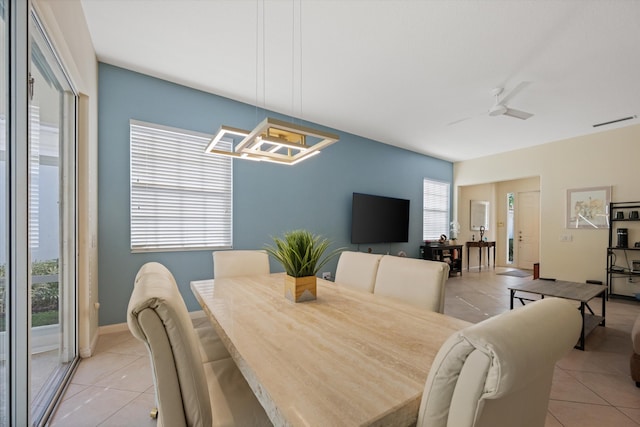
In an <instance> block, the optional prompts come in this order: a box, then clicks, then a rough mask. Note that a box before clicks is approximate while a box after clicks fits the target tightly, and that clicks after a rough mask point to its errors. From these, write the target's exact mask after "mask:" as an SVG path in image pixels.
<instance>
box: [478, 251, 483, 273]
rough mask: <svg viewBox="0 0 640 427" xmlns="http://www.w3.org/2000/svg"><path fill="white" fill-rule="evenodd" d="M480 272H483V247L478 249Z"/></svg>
mask: <svg viewBox="0 0 640 427" xmlns="http://www.w3.org/2000/svg"><path fill="white" fill-rule="evenodd" d="M478 271H482V246H480V247H478Z"/></svg>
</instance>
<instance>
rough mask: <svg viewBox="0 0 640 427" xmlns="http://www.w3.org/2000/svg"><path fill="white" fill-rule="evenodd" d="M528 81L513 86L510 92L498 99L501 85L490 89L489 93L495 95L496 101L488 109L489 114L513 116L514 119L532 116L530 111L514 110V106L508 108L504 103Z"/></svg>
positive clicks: (525, 118)
mask: <svg viewBox="0 0 640 427" xmlns="http://www.w3.org/2000/svg"><path fill="white" fill-rule="evenodd" d="M528 84H529V82H521V83H520V84H519V85H518V86H516V87H514V88H513V89H512V90H511V92H509V93H508V94H506V95H505V96H503V97H502V99H500V95H501V94H502V92H503V90H504V89H502V88H501V87H497V88H495V89H493V90H492V91H491V94H492V95H493V96H494V97H495V99H496V102H495V103H494V104H493V107H491V108H490V109H489V115H490V116H492V117H494V116H509V117H515V118H516V119H521V120H527V119H528V118H529V117H531V116H533V114H531V113H527V112H526V111H521V110H516V109H515V108H509V107H508V106H507V105H506V103H507V101H508V100H509V99H511V98H513V96H514V95H515V94H516V93H517V92H519V91H521V90H522V89H523V88H524V87H525V86H527V85H528Z"/></svg>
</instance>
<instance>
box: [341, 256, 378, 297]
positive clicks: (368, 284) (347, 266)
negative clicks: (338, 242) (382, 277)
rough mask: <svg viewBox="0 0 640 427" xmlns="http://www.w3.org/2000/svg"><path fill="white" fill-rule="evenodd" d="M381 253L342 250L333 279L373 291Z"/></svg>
mask: <svg viewBox="0 0 640 427" xmlns="http://www.w3.org/2000/svg"><path fill="white" fill-rule="evenodd" d="M382 257H383V255H379V254H370V253H365V252H352V251H343V252H342V253H341V254H340V258H339V259H338V266H337V267H336V277H335V281H336V284H338V285H344V286H348V287H350V288H355V289H359V290H361V291H366V292H373V286H374V283H375V281H376V273H377V272H378V264H379V263H380V259H381V258H382Z"/></svg>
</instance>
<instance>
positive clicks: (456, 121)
mask: <svg viewBox="0 0 640 427" xmlns="http://www.w3.org/2000/svg"><path fill="white" fill-rule="evenodd" d="M470 118H471V117H465V118H463V119H458V120H454V121H452V122H449V123H447V126H453V125H455V124H458V123H460V122H464V121H465V120H469V119H470Z"/></svg>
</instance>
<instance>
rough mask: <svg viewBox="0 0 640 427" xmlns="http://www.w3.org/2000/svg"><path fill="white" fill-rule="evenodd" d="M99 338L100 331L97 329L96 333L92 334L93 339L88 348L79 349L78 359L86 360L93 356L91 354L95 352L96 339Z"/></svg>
mask: <svg viewBox="0 0 640 427" xmlns="http://www.w3.org/2000/svg"><path fill="white" fill-rule="evenodd" d="M99 337H100V329H98V333H96V334H94V336H93V339H92V340H91V344H90V345H89V348H81V349H80V357H82V358H83V359H86V358H87V357H91V356H93V353H94V352H95V351H96V346H97V345H98V338H99Z"/></svg>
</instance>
